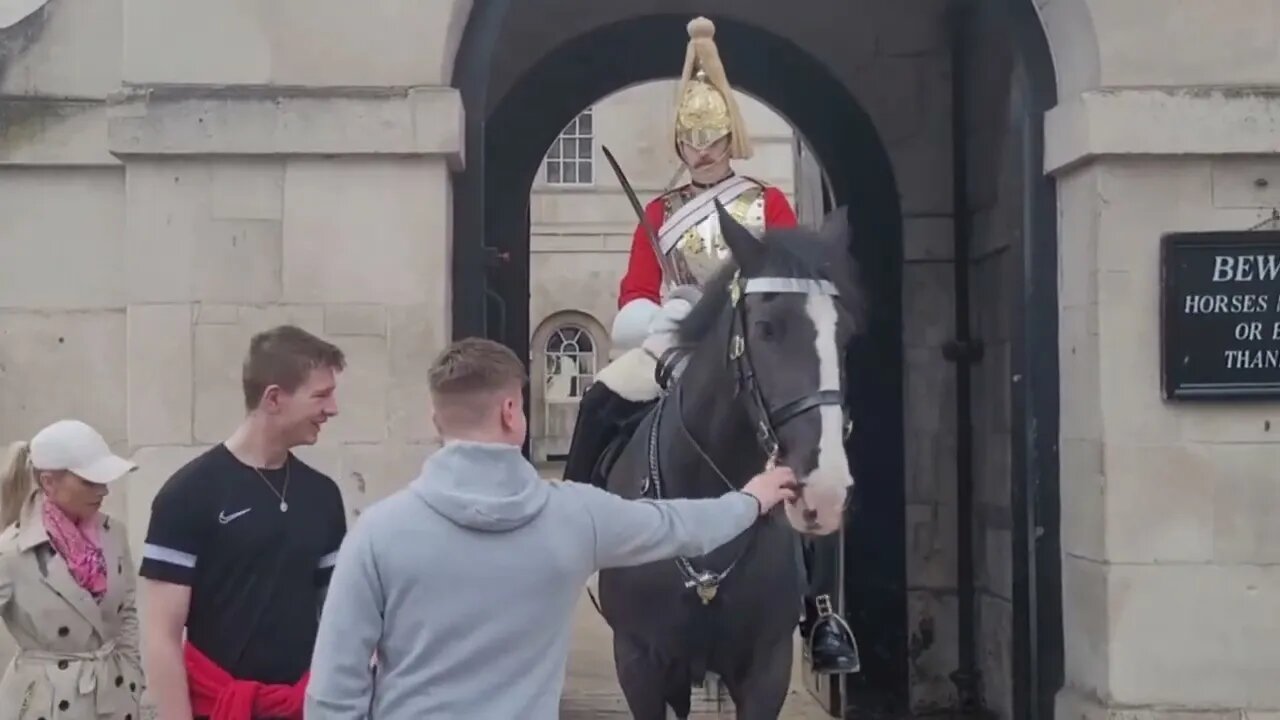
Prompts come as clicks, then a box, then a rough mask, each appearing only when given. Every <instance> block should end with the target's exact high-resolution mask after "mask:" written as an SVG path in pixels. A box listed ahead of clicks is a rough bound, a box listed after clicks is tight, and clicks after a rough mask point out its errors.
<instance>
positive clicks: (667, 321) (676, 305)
mask: <svg viewBox="0 0 1280 720" xmlns="http://www.w3.org/2000/svg"><path fill="white" fill-rule="evenodd" d="M701 299H702V291H701V290H699V289H698V288H697V287H694V286H693V285H681V286H680V287H677V288H675V289H673V290H672V291H671V292H670V293H668V294H667V297H666V299H665V300H664V301H663V303H662V309H660V310H659V311H658V312H657V313H656V314H655V315H654V316H653V319H652V320H650V321H649V335H650V336H651V337H652V336H654V335H668V334H671V333H674V332H675V331H676V328H677V327H678V326H679V324H680V321H681V320H683V319H684V318H685V316H686V315H688V314H689V311H690V310H692V309H693V306H694V305H697V304H698V301H699V300H701Z"/></svg>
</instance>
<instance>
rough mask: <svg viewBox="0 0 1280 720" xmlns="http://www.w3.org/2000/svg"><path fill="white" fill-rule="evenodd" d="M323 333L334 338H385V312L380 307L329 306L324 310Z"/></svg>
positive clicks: (384, 309) (383, 308)
mask: <svg viewBox="0 0 1280 720" xmlns="http://www.w3.org/2000/svg"><path fill="white" fill-rule="evenodd" d="M324 331H325V333H327V334H329V335H335V336H336V335H370V336H374V337H386V335H387V310H386V308H385V307H383V306H381V305H329V306H327V307H326V308H325V309H324Z"/></svg>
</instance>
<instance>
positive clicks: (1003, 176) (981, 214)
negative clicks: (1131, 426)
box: [963, 13, 1025, 720]
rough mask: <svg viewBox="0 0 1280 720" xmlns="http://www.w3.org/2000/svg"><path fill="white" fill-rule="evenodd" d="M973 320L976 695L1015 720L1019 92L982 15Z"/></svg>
mask: <svg viewBox="0 0 1280 720" xmlns="http://www.w3.org/2000/svg"><path fill="white" fill-rule="evenodd" d="M965 52H966V62H965V67H964V78H963V81H964V83H965V86H966V90H967V91H968V92H967V93H966V99H965V103H966V107H965V111H964V114H963V115H964V117H963V122H964V128H965V142H966V148H965V150H966V152H967V155H968V163H969V165H968V169H967V170H968V171H967V178H966V185H967V187H966V191H965V200H966V203H967V205H968V213H969V214H968V217H967V218H966V221H967V223H968V230H969V233H970V246H969V257H968V262H969V279H970V303H971V304H970V307H969V322H970V333H971V336H972V337H973V338H974V339H976V340H977V341H978V342H980V343H981V345H982V356H981V359H980V360H978V361H977V362H976V364H975V365H974V366H973V367H972V369H971V371H970V381H971V393H972V412H971V415H970V422H971V430H972V438H973V446H972V447H973V457H972V464H971V467H970V471H971V473H972V476H973V479H972V483H973V506H972V514H971V518H972V522H973V557H972V561H973V568H974V584H975V591H976V598H975V601H974V617H973V622H974V624H975V628H976V629H975V636H976V638H977V643H976V644H977V647H976V649H975V657H976V661H977V667H976V670H977V672H978V673H979V674H980V679H981V682H980V684H979V685H978V687H977V692H978V694H979V697H980V698H981V701H982V704H983V705H984V707H986V708H988V709H989V710H991V711H992V712H993V713H995V715H996V716H997V717H1000V718H1004V719H1006V720H1013V719H1014V718H1015V717H1016V710H1015V708H1014V706H1013V673H1014V671H1015V668H1014V660H1013V559H1012V556H1013V544H1014V542H1015V539H1014V535H1013V516H1012V511H1011V501H1012V486H1011V482H1012V474H1011V462H1010V461H1011V457H1010V453H1011V449H1012V448H1011V431H1012V427H1011V417H1010V415H1011V410H1012V408H1011V405H1010V387H1011V384H1012V382H1013V379H1012V377H1011V376H1010V353H1011V350H1012V349H1011V345H1010V326H1011V321H1010V318H1011V313H1012V308H1013V306H1014V303H1017V302H1019V299H1018V289H1019V287H1020V283H1018V282H1017V277H1018V275H1019V274H1020V273H1021V272H1022V259H1023V257H1024V252H1023V242H1024V237H1023V229H1022V222H1023V205H1022V202H1023V199H1022V192H1023V184H1024V183H1023V156H1022V143H1021V140H1022V136H1021V123H1022V122H1023V117H1022V114H1021V111H1022V106H1021V98H1020V97H1019V95H1020V93H1021V90H1022V87H1023V85H1022V83H1023V82H1024V80H1025V79H1024V78H1022V77H1020V76H1019V75H1018V72H1019V70H1020V68H1017V67H1015V60H1014V56H1013V52H1012V48H1011V47H1010V43H1009V38H1008V35H1007V28H1005V27H1003V26H1001V25H1000V24H999V23H997V22H996V20H995V19H994V18H993V17H991V16H990V15H985V14H981V13H979V14H977V15H975V16H974V17H972V18H970V21H969V22H968V23H967V24H966V28H965Z"/></svg>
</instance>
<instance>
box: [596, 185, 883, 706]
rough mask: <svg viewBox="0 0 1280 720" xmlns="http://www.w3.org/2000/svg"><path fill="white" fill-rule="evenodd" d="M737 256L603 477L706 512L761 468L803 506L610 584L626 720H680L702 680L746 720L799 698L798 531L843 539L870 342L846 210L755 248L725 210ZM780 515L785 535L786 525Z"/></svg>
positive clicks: (617, 487) (618, 572)
mask: <svg viewBox="0 0 1280 720" xmlns="http://www.w3.org/2000/svg"><path fill="white" fill-rule="evenodd" d="M716 206H717V210H716V211H717V213H718V216H719V222H720V227H721V232H722V234H723V237H724V240H725V244H726V246H727V247H728V249H729V252H730V257H729V258H728V259H726V261H725V262H724V263H723V264H722V265H721V266H720V267H719V268H718V269H717V271H716V273H715V274H714V275H713V276H712V277H711V279H710V280H709V281H708V282H707V283H706V286H705V289H704V293H705V294H704V295H703V297H702V299H701V300H699V301H698V303H697V304H696V305H695V306H694V308H693V309H692V310H691V311H690V313H689V314H688V316H687V317H685V318H684V319H683V320H682V321H681V323H680V325H679V327H678V330H677V333H676V338H677V340H676V342H677V348H678V350H677V353H678V357H671V354H669V355H668V356H667V357H664V358H662V362H661V363H660V365H659V369H660V372H666V370H667V369H668V368H669V367H670V364H671V363H673V362H679V363H683V370H682V372H680V373H679V376H678V378H677V379H676V380H675V381H674V382H673V383H672V384H671V385H670V386H669V387H667V388H666V390H665V392H664V393H663V394H662V395H661V396H660V397H659V399H658V400H657V401H655V402H656V404H655V405H654V406H653V407H652V408H651V409H649V410H648V412H647V415H645V417H644V419H643V420H641V421H640V422H639V424H638V425H636V426H635V429H634V431H632V432H631V434H629V435H628V436H627V437H626V438H625V439H624V440H623V441H622V442H624V445H623V447H622V450H621V451H620V452H618V453H617V454H616V455H615V459H614V460H612V464H611V466H610V467H608V468H604V469H603V470H604V474H605V477H606V478H607V481H606V488H607V489H608V490H609V491H610V492H613V493H615V494H617V495H620V496H622V497H625V498H641V497H648V498H656V499H661V498H708V497H715V496H717V495H720V494H723V493H724V492H726V491H732V490H736V489H738V488H741V487H742V486H743V485H744V484H745V483H746V481H747V480H749V479H750V478H751V477H752V476H753V475H755V474H756V473H758V472H760V471H761V470H762V469H764V468H765V467H766V465H772V464H774V463H780V464H782V465H785V466H787V467H789V468H791V469H792V470H793V471H794V472H795V474H796V477H797V479H798V482H799V487H798V492H797V497H796V499H795V500H794V501H792V502H790V503H788V504H786V505H785V507H784V508H783V512H782V513H779V512H777V509H776V508H775V511H774V512H771V513H770V514H769V515H768V516H766V517H764V518H762V519H761V520H760V521H758V522H757V523H756V524H755V525H754V526H752V527H751V528H750V529H749V530H747V531H746V532H744V533H742V534H741V535H740V536H738V537H737V538H736V539H734V540H732V541H730V542H729V543H728V544H726V545H724V546H721V547H720V548H717V549H716V550H715V551H713V552H711V553H709V554H707V555H706V556H703V557H698V558H677V559H675V560H674V561H672V560H666V561H659V562H654V563H649V564H646V565H641V566H637V567H631V568H617V569H608V570H602V571H601V572H600V576H599V585H598V591H599V603H598V606H599V609H600V612H601V614H602V615H603V616H604V618H605V620H606V621H607V622H608V623H609V625H610V626H611V627H612V629H613V650H614V664H615V666H616V668H617V673H618V679H619V684H620V685H621V686H622V692H623V695H624V697H625V699H626V702H627V705H628V706H629V708H630V710H631V713H632V716H633V717H635V718H636V719H637V720H660V719H665V718H666V717H668V715H667V707H670V709H671V711H672V712H673V713H674V714H675V715H676V717H679V718H686V717H688V715H689V712H690V707H691V697H690V696H691V686H692V685H695V684H699V683H700V682H701V680H702V678H703V677H704V676H705V673H706V672H707V671H712V672H714V673H715V674H716V675H718V676H719V677H720V679H721V682H722V683H723V684H724V685H725V687H726V688H727V689H728V691H729V695H730V697H731V698H732V700H733V703H734V705H735V707H736V708H737V717H738V718H739V719H740V720H755V719H759V718H776V717H777V716H778V714H779V713H780V712H781V710H782V705H783V702H784V701H785V699H786V695H787V692H788V689H789V686H790V679H791V665H792V654H793V653H792V637H793V634H794V631H795V628H796V626H797V624H798V622H799V615H800V608H801V598H802V596H803V593H802V587H801V573H802V569H801V567H800V565H799V563H800V551H799V543H800V537H799V535H798V534H797V533H806V534H811V535H825V534H829V533H832V532H836V531H837V530H839V529H840V527H841V525H842V522H843V519H844V515H845V509H846V507H847V503H848V497H849V494H850V492H851V490H852V485H853V477H852V473H851V470H850V467H849V462H848V458H847V457H846V454H845V447H844V441H845V440H846V439H847V438H848V436H849V431H850V429H851V426H850V424H849V422H848V421H847V419H846V418H847V414H846V413H845V410H844V405H843V403H844V394H845V377H844V365H845V363H844V356H845V348H846V347H847V346H848V344H849V341H850V340H851V339H852V338H853V336H854V335H856V334H860V333H861V332H863V331H864V326H865V311H864V309H863V307H862V298H863V293H862V292H861V288H860V287H859V281H858V280H857V273H856V271H857V268H856V265H855V263H854V261H853V259H852V258H851V257H850V256H849V253H848V240H849V234H850V233H849V226H848V222H847V218H845V216H844V211H843V209H841V210H838V211H837V212H835V213H832V215H830V216H828V218H827V219H826V221H825V223H824V226H823V228H822V229H821V230H818V231H815V230H811V229H806V228H789V229H771V230H767V231H766V232H765V234H764V235H763V236H762V237H761V238H756V237H755V236H754V235H753V234H752V233H751V232H750V231H748V230H747V229H746V228H744V227H743V226H741V225H740V224H738V223H737V222H736V221H735V220H734V219H733V218H732V217H731V216H730V215H729V214H728V213H727V212H725V211H724V208H723V207H722V206H720V204H719V202H717V203H716ZM782 515H785V522H784V521H783V520H782V517H781V516H782Z"/></svg>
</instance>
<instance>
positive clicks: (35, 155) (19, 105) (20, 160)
mask: <svg viewBox="0 0 1280 720" xmlns="http://www.w3.org/2000/svg"><path fill="white" fill-rule="evenodd" d="M4 166H62V167H67V166H74V170H75V171H76V172H84V170H85V168H89V167H110V168H114V169H115V170H116V171H117V172H120V173H121V180H123V177H124V175H123V172H122V171H121V168H120V160H119V159H117V158H116V157H115V156H113V155H112V154H111V153H110V152H109V151H108V150H107V108H106V105H104V104H103V103H102V102H101V101H99V100H63V99H59V98H44V97H41V98H34V97H33V98H31V99H6V100H5V112H4V118H3V121H0V167H4ZM122 187H123V185H122Z"/></svg>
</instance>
